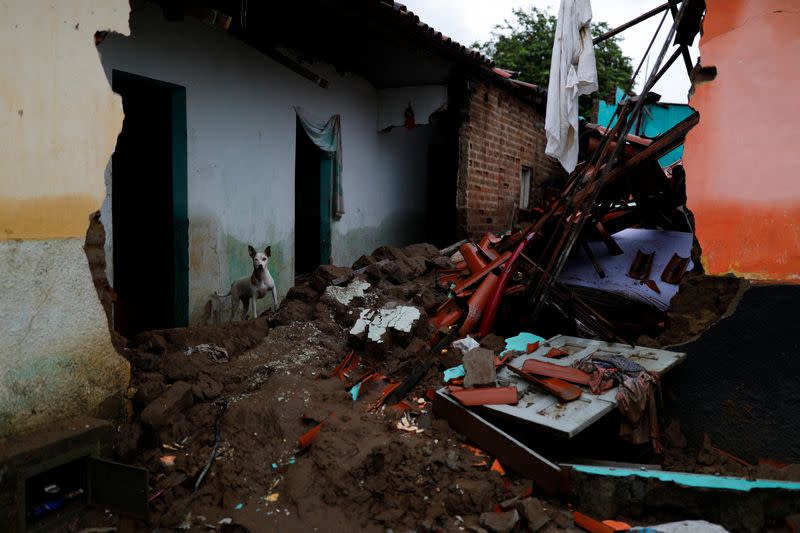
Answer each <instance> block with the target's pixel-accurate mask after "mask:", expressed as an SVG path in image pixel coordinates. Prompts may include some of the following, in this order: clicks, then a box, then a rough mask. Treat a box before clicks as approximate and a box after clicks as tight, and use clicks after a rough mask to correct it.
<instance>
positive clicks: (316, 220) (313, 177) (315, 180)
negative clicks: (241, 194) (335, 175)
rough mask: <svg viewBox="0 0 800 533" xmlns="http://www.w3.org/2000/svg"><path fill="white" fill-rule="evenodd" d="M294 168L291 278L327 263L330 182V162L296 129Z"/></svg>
mask: <svg viewBox="0 0 800 533" xmlns="http://www.w3.org/2000/svg"><path fill="white" fill-rule="evenodd" d="M295 130H296V151H295V163H294V164H295V166H294V169H295V170H294V172H295V175H294V214H295V231H294V265H295V267H294V268H295V274H296V275H298V276H301V275H303V274H308V273H310V272H313V271H314V269H315V268H317V267H318V266H319V265H322V264H328V263H330V260H331V180H332V172H333V160H332V158H331V157H330V155H329V154H327V153H326V152H323V151H322V150H321V149H320V148H319V147H318V146H317V145H315V144H314V143H313V142H312V141H311V139H310V138H309V137H308V135H306V132H305V130H304V129H303V125H302V124H301V123H300V119H297V125H296V128H295Z"/></svg>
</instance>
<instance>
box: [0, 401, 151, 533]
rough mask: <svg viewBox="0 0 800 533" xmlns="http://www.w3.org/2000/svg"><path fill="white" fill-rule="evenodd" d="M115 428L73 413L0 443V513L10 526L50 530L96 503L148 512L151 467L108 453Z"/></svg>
mask: <svg viewBox="0 0 800 533" xmlns="http://www.w3.org/2000/svg"><path fill="white" fill-rule="evenodd" d="M113 433H114V428H113V426H112V425H111V423H109V422H107V421H105V420H97V419H93V418H85V417H82V418H74V419H69V420H66V421H62V422H58V423H55V424H51V425H50V426H48V427H46V428H44V429H41V430H37V431H33V432H31V433H27V434H24V435H19V436H15V437H12V438H9V439H7V440H5V441H3V442H2V443H1V444H0V516H3V517H4V519H5V520H7V523H6V524H5V525H6V526H7V527H8V529H6V531H9V532H10V531H15V532H17V533H24V532H34V531H49V530H51V529H53V528H54V527H56V526H57V525H58V524H61V523H64V522H65V521H66V520H68V519H69V518H71V517H73V516H75V515H77V514H79V513H80V512H82V511H83V510H84V509H85V508H86V507H87V506H89V505H98V506H101V507H102V508H105V509H110V510H113V511H115V512H119V513H122V514H128V515H131V516H133V517H136V518H142V519H145V518H146V517H147V491H148V474H147V470H145V469H143V468H138V467H134V466H129V465H124V464H120V463H116V462H113V461H109V460H107V459H105V457H108V456H110V455H111V439H112V436H113Z"/></svg>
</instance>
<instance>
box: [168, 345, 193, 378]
mask: <svg viewBox="0 0 800 533" xmlns="http://www.w3.org/2000/svg"><path fill="white" fill-rule="evenodd" d="M193 357H198V355H196V354H195V355H186V354H185V353H183V352H171V353H168V354H167V355H165V356H164V357H163V358H162V359H161V373H162V374H164V377H165V378H167V380H168V381H194V380H195V379H196V378H197V373H198V370H197V367H196V366H195V365H194V363H193V361H192V358H193Z"/></svg>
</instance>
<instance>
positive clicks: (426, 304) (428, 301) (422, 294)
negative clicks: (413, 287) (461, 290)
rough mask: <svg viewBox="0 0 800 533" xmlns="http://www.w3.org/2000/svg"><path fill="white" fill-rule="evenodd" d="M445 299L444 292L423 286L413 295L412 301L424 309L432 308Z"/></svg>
mask: <svg viewBox="0 0 800 533" xmlns="http://www.w3.org/2000/svg"><path fill="white" fill-rule="evenodd" d="M446 299H447V295H446V294H445V293H444V292H440V291H437V290H436V289H434V288H432V287H423V288H422V290H420V291H419V292H418V293H416V294H415V295H414V303H415V304H417V305H418V306H420V307H421V308H423V309H425V310H426V311H428V310H431V309H434V308H436V307H438V306H439V305H441V304H442V302H444V301H445V300H446Z"/></svg>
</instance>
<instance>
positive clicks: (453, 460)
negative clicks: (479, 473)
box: [445, 450, 461, 470]
mask: <svg viewBox="0 0 800 533" xmlns="http://www.w3.org/2000/svg"><path fill="white" fill-rule="evenodd" d="M445 464H446V465H447V468H449V469H450V470H461V467H459V466H458V452H457V451H455V450H450V451H448V452H447V459H446V461H445Z"/></svg>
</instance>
